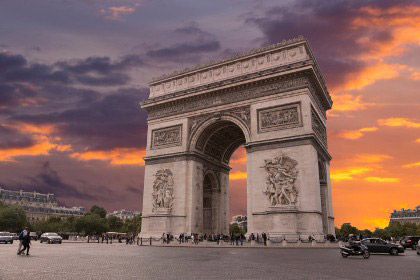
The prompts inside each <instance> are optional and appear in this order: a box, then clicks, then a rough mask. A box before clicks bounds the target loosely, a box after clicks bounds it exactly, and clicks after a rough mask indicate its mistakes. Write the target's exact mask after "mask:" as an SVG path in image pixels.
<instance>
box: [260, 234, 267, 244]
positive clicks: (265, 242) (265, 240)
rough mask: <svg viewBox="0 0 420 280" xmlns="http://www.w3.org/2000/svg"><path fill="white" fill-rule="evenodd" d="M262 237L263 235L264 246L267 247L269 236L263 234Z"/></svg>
mask: <svg viewBox="0 0 420 280" xmlns="http://www.w3.org/2000/svg"><path fill="white" fill-rule="evenodd" d="M261 235H262V238H263V240H264V246H267V234H265V232H263V233H262V234H261Z"/></svg>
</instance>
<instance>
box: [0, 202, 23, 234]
mask: <svg viewBox="0 0 420 280" xmlns="http://www.w3.org/2000/svg"><path fill="white" fill-rule="evenodd" d="M26 224H27V221H26V213H25V210H24V209H23V208H22V207H20V206H18V205H10V206H9V205H4V204H2V205H0V230H2V231H9V232H18V231H20V230H22V229H23V228H24V226H25V225H26Z"/></svg>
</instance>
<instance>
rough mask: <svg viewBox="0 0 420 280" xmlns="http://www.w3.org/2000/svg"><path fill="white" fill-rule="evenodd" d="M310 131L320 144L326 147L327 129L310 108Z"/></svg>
mask: <svg viewBox="0 0 420 280" xmlns="http://www.w3.org/2000/svg"><path fill="white" fill-rule="evenodd" d="M311 119H312V130H313V131H314V132H315V134H316V135H317V136H318V137H319V138H320V140H321V142H322V143H323V144H325V146H327V129H326V127H325V125H324V124H323V123H322V121H321V119H320V118H319V117H318V115H317V113H316V112H315V110H314V109H313V108H312V107H311Z"/></svg>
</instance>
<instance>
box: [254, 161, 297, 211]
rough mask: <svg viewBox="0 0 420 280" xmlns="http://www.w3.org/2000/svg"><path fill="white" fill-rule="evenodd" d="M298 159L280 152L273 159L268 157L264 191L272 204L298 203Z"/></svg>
mask: <svg viewBox="0 0 420 280" xmlns="http://www.w3.org/2000/svg"><path fill="white" fill-rule="evenodd" d="M297 164H298V163H297V161H295V160H294V159H291V158H290V157H288V156H285V155H283V154H280V155H278V156H276V157H275V158H273V159H266V160H265V165H264V166H262V167H261V168H264V169H265V171H266V172H267V179H266V187H265V189H264V191H263V192H264V193H265V194H266V195H267V196H268V199H269V200H270V203H271V205H272V206H280V205H296V204H297V199H298V190H297V188H296V186H295V183H296V179H297V174H298V172H299V171H298V170H297V168H296V165H297Z"/></svg>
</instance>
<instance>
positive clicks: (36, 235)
mask: <svg viewBox="0 0 420 280" xmlns="http://www.w3.org/2000/svg"><path fill="white" fill-rule="evenodd" d="M29 236H30V237H31V240H35V241H37V240H38V234H37V233H36V232H30V233H29Z"/></svg>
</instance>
